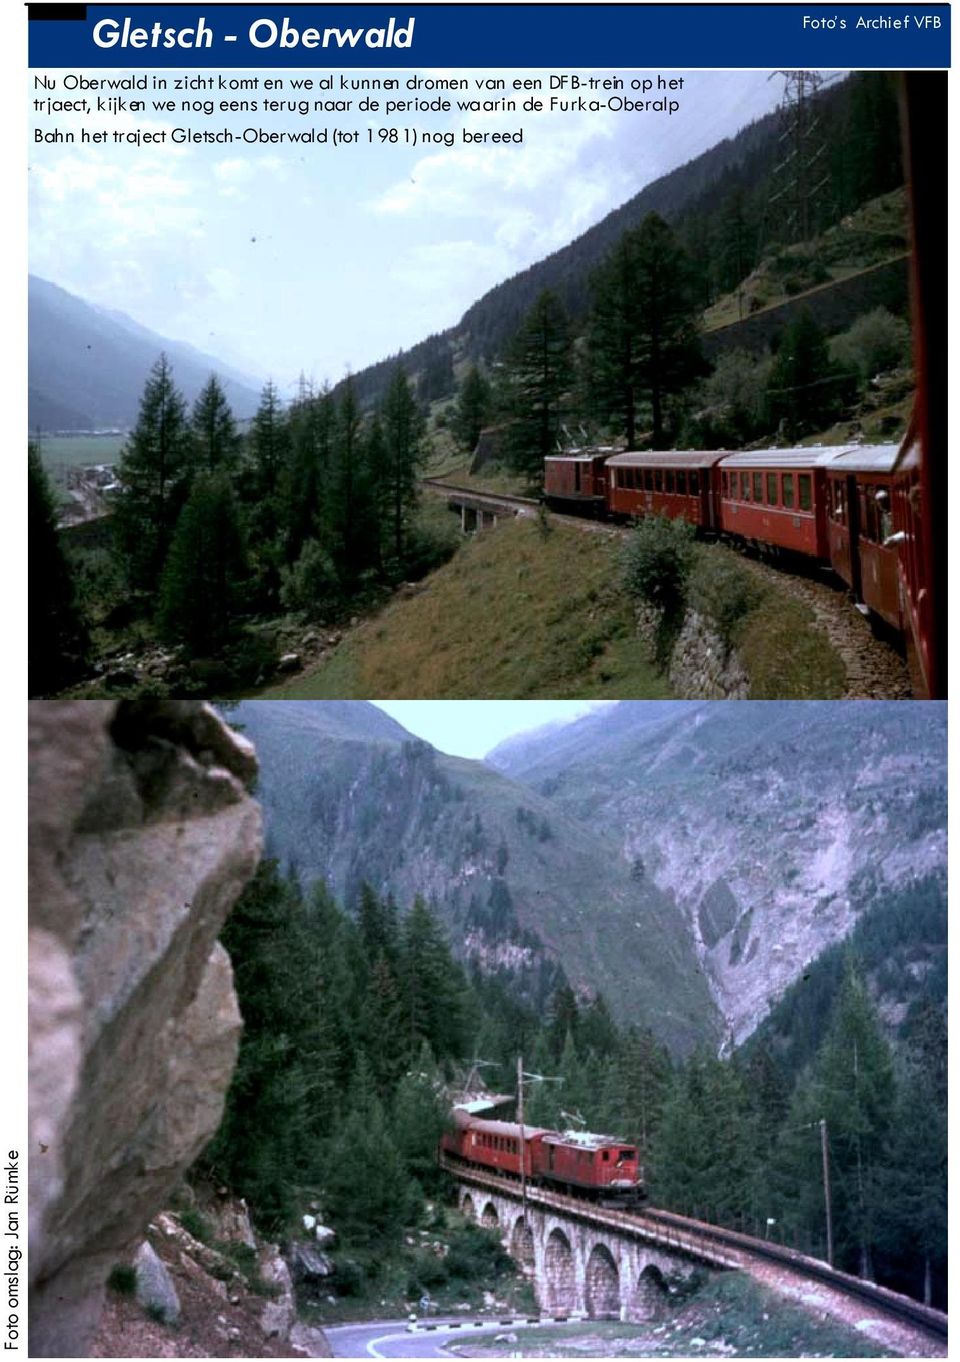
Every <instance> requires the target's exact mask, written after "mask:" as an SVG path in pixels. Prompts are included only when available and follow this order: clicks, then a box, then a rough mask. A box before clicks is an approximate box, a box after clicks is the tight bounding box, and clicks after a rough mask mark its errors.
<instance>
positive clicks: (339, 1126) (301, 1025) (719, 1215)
mask: <svg viewBox="0 0 960 1362" xmlns="http://www.w3.org/2000/svg"><path fill="white" fill-rule="evenodd" d="M918 893H919V899H918V904H919V907H920V909H921V910H922V911H924V912H926V913H927V914H928V916H929V918H930V923H931V932H932V933H933V934H934V935H936V933H937V932H940V933H941V934H942V931H943V929H944V927H945V907H944V902H943V896H942V887H939V888H938V886H935V885H932V884H931V885H927V886H924V887H923V888H922V889H921V890H920V891H918ZM908 897H909V896H907V895H904V896H903V899H902V902H901V908H900V914H901V921H902V915H903V914H906V913H907V912H908V911H909V905H908V901H907V900H908ZM874 930H875V932H876V937H877V939H880V938H883V939H889V937H890V933H891V931H892V930H893V928H892V926H891V922H890V921H889V919H886V920H885V921H883V922H882V923H881V926H880V927H878V928H876V929H874ZM864 932H866V933H867V935H868V936H870V935H871V934H872V933H871V932H867V928H866V927H865V928H864ZM223 940H224V942H225V944H226V946H227V948H228V949H229V951H230V953H231V957H232V959H233V963H234V969H235V972H236V981H237V991H238V995H239V998H240V1004H241V1009H242V1011H243V1014H244V1019H245V1030H244V1035H243V1040H242V1044H241V1053H240V1060H239V1064H238V1067H237V1072H236V1075H235V1077H234V1081H233V1084H232V1087H231V1090H230V1093H229V1096H228V1104H227V1111H226V1115H225V1117H224V1121H223V1124H222V1126H221V1129H220V1131H219V1133H218V1135H217V1136H216V1138H215V1140H214V1142H213V1144H212V1145H211V1146H210V1148H209V1149H208V1150H207V1152H206V1154H205V1155H204V1160H203V1162H204V1165H205V1168H206V1170H207V1171H208V1172H209V1173H211V1174H212V1175H213V1176H214V1177H216V1178H217V1179H218V1180H222V1181H224V1182H226V1183H228V1184H229V1185H230V1186H232V1187H233V1188H234V1189H235V1190H236V1191H237V1192H238V1193H240V1194H242V1195H243V1196H245V1197H247V1199H248V1200H249V1202H250V1205H251V1207H252V1210H253V1213H254V1215H255V1217H256V1219H257V1220H258V1221H259V1223H260V1224H261V1225H263V1226H264V1227H265V1228H268V1229H269V1230H270V1231H271V1232H274V1233H277V1232H282V1231H283V1230H284V1229H290V1228H291V1227H292V1226H293V1224H294V1223H295V1221H296V1218H297V1216H298V1214H299V1213H300V1212H301V1211H302V1209H303V1208H304V1206H305V1204H306V1203H307V1202H308V1201H309V1200H310V1199H311V1198H314V1199H318V1200H319V1203H320V1205H321V1206H322V1210H323V1214H324V1216H325V1217H326V1218H327V1219H328V1220H329V1221H330V1222H332V1224H333V1225H334V1227H335V1228H336V1229H337V1231H338V1233H339V1234H340V1236H341V1242H342V1249H343V1251H344V1252H345V1253H347V1254H348V1255H351V1261H352V1262H353V1263H354V1267H355V1268H356V1264H357V1262H358V1261H359V1262H360V1263H362V1264H364V1267H363V1271H364V1272H365V1273H366V1274H367V1275H371V1274H372V1275H374V1276H375V1274H376V1271H377V1266H376V1264H377V1261H378V1259H382V1260H384V1261H386V1259H388V1258H389V1257H390V1255H391V1252H392V1251H393V1250H396V1249H399V1247H400V1245H401V1241H402V1238H403V1235H404V1232H405V1230H407V1229H408V1228H409V1227H416V1226H417V1225H418V1224H422V1223H423V1217H424V1216H425V1215H426V1214H427V1210H426V1206H427V1201H428V1199H429V1200H430V1201H431V1202H432V1201H433V1199H435V1198H436V1197H437V1196H439V1195H441V1194H442V1186H443V1184H442V1176H441V1174H440V1173H439V1172H438V1170H437V1168H436V1165H435V1161H434V1157H433V1154H434V1149H435V1146H436V1142H437V1139H438V1137H439V1134H440V1131H441V1129H442V1126H443V1121H444V1115H445V1111H446V1109H447V1108H448V1106H449V1104H450V1101H451V1097H452V1095H453V1094H454V1093H455V1091H456V1089H457V1082H458V1081H459V1082H462V1080H463V1074H464V1071H465V1066H466V1065H468V1064H469V1061H471V1060H475V1059H482V1060H483V1061H484V1062H485V1064H488V1065H493V1066H499V1068H497V1067H493V1068H490V1069H487V1070H485V1076H486V1078H487V1081H488V1082H489V1083H490V1086H491V1087H493V1088H498V1087H499V1088H501V1089H503V1088H506V1090H508V1091H509V1090H510V1088H511V1087H512V1081H513V1080H512V1075H513V1071H514V1065H515V1057H516V1055H517V1053H518V1052H522V1053H523V1055H524V1057H525V1061H526V1065H527V1068H528V1070H529V1071H530V1072H532V1073H535V1074H539V1075H543V1076H544V1077H546V1078H550V1079H553V1080H554V1081H552V1082H532V1083H531V1085H530V1091H529V1094H528V1103H527V1118H528V1120H529V1121H530V1122H531V1123H536V1124H541V1125H545V1126H550V1127H554V1128H561V1129H562V1128H565V1127H567V1126H569V1125H570V1124H571V1123H579V1122H581V1121H583V1122H584V1123H585V1124H586V1125H587V1126H588V1127H589V1128H594V1129H602V1130H605V1131H610V1132H616V1133H618V1134H619V1135H620V1136H621V1137H623V1138H629V1139H631V1140H634V1141H636V1143H637V1144H638V1145H639V1147H640V1150H641V1157H642V1160H643V1163H644V1166H645V1170H646V1175H647V1178H648V1182H649V1185H650V1190H651V1194H652V1197H653V1200H654V1201H655V1202H656V1203H657V1204H659V1205H662V1206H666V1207H670V1208H672V1209H675V1210H678V1211H681V1212H683V1213H689V1214H694V1215H697V1216H701V1217H704V1218H706V1219H710V1220H712V1221H715V1222H717V1223H720V1224H726V1225H732V1226H735V1227H737V1228H743V1229H745V1230H747V1231H749V1232H751V1233H764V1232H766V1233H771V1234H773V1235H774V1236H775V1237H776V1238H778V1239H783V1240H785V1241H786V1242H788V1243H791V1244H794V1245H797V1246H799V1247H800V1248H802V1249H805V1250H807V1251H811V1252H814V1253H816V1254H818V1255H821V1256H822V1255H823V1254H824V1213H823V1190H822V1183H821V1176H820V1167H821V1165H820V1159H821V1144H820V1122H821V1121H826V1124H827V1131H828V1137H829V1148H830V1157H831V1170H832V1184H833V1224H834V1245H835V1249H834V1256H835V1261H836V1263H837V1265H838V1266H841V1267H844V1268H846V1269H847V1270H850V1271H854V1272H861V1273H864V1274H867V1275H877V1276H878V1277H879V1278H880V1279H881V1280H885V1281H887V1282H888V1283H890V1284H893V1285H896V1286H898V1287H900V1288H901V1289H904V1288H906V1289H909V1290H912V1291H913V1292H914V1293H916V1294H923V1293H924V1291H925V1290H926V1292H927V1294H928V1295H930V1296H935V1297H936V1298H937V1299H940V1298H942V1292H943V1289H944V1272H945V1265H946V1247H945V1232H946V1214H945V1203H944V1195H945V1166H946V1077H945V1062H944V1056H945V1053H946V1044H945V1000H944V997H943V995H942V993H937V992H936V991H935V990H934V989H933V988H932V987H925V989H924V990H923V991H922V993H918V994H917V996H916V997H915V999H914V1002H915V1005H914V1006H913V1007H912V1008H911V1010H910V1012H909V1024H908V1025H905V1026H903V1027H901V1029H900V1032H899V1034H898V1036H897V1037H896V1039H895V1041H894V1042H893V1043H892V1042H891V1038H890V1036H889V1034H888V1029H885V1028H884V1027H883V1026H882V1025H881V1023H880V1020H879V1017H878V1013H877V1010H876V1007H875V1005H874V1003H873V1002H872V1001H871V993H870V990H869V989H868V987H867V984H866V982H865V980H866V977H867V975H866V974H865V973H864V969H863V961H862V960H857V958H856V956H855V954H854V952H853V949H850V950H848V951H847V953H846V955H845V957H844V960H843V967H842V973H841V975H840V977H839V978H836V977H834V976H832V975H830V976H829V977H828V976H825V981H824V982H823V983H822V984H821V985H820V986H818V987H815V988H814V989H813V990H812V991H811V993H810V994H808V995H806V998H807V1003H806V1006H807V1008H808V1009H810V1016H815V1017H816V1018H817V1019H818V1027H817V1034H816V1036H815V1037H812V1038H811V1039H810V1041H809V1043H808V1046H807V1048H806V1049H804V1048H800V1049H797V1050H794V1051H792V1052H783V1053H780V1054H778V1053H777V1051H776V1049H775V1048H774V1047H773V1046H771V1044H769V1043H767V1042H766V1041H765V1040H764V1039H763V1038H759V1039H758V1040H757V1041H756V1042H755V1043H754V1044H753V1045H752V1046H750V1047H748V1049H747V1050H745V1051H744V1052H743V1053H741V1054H735V1055H733V1056H732V1058H729V1059H722V1058H717V1057H716V1056H715V1055H714V1054H711V1053H709V1052H707V1051H698V1052H696V1053H695V1054H693V1055H692V1056H690V1057H689V1058H688V1059H687V1060H685V1061H682V1062H676V1061H673V1060H672V1059H671V1057H670V1055H669V1054H668V1052H667V1051H666V1050H665V1049H664V1048H663V1047H662V1046H661V1045H660V1044H659V1043H658V1042H657V1041H656V1040H655V1039H654V1038H653V1036H652V1034H650V1033H649V1032H646V1031H642V1030H637V1029H634V1028H628V1029H626V1030H621V1029H620V1028H618V1027H617V1026H616V1024H615V1023H614V1021H613V1020H612V1018H611V1016H610V1013H609V1011H608V1009H607V1006H606V1004H605V1002H604V1000H603V998H602V996H595V997H594V998H593V999H592V1000H584V999H583V998H578V997H577V995H575V994H574V992H573V991H572V989H570V987H569V986H568V985H566V984H565V983H561V985H560V986H559V987H558V988H557V990H556V991H555V993H554V995H553V997H552V999H551V1000H550V1002H549V1004H548V1006H547V1007H546V1009H543V1010H538V1011H534V1010H533V1009H531V1008H530V1007H529V1006H528V1005H526V1004H524V1003H522V1002H520V1001H518V999H517V998H516V997H515V996H512V995H511V994H510V992H509V991H508V990H506V989H505V988H504V986H503V984H502V983H501V982H499V981H498V980H496V979H495V978H484V977H482V976H481V975H479V974H474V975H473V977H471V978H467V977H466V976H465V975H464V972H463V970H462V968H461V967H460V966H458V965H457V964H456V963H455V962H454V961H453V959H452V956H451V954H450V951H449V948H448V946H447V944H446V942H445V941H444V938H443V934H442V932H441V931H440V929H439V927H438V924H437V921H436V919H435V918H434V916H433V914H432V913H431V911H430V910H429V909H428V907H427V906H426V904H424V903H423V901H422V900H416V901H415V902H414V903H413V904H412V905H411V906H410V907H409V908H408V909H407V910H406V911H401V909H400V908H399V907H398V905H396V904H395V903H394V902H393V901H392V900H391V899H389V898H381V897H379V896H378V895H376V894H375V893H374V892H373V891H372V890H371V889H370V887H369V886H368V885H364V886H363V887H362V888H361V890H360V893H359V896H358V899H357V903H356V909H355V912H354V913H353V914H347V913H345V912H344V911H343V910H342V909H341V908H340V907H339V906H338V905H337V904H336V902H335V901H334V900H333V898H332V897H331V895H330V894H329V893H328V891H327V890H326V889H325V888H323V886H317V887H315V888H314V889H313V890H312V891H311V892H310V893H309V894H304V893H303V891H302V890H301V889H300V887H299V885H298V884H297V882H296V880H294V879H292V878H288V879H283V878H281V877H280V876H279V874H278V872H277V868H276V865H275V864H274V863H272V862H265V863H264V864H263V865H262V866H261V868H260V870H259V871H258V874H257V876H256V878H255V880H254V881H253V883H252V884H251V886H250V887H249V888H248V890H247V891H246V893H245V894H244V896H243V898H242V899H241V902H240V904H239V905H238V907H237V908H236V909H235V911H234V913H233V915H232V917H231V919H230V921H229V923H228V925H227V927H226V929H225V931H224V935H223ZM798 987H799V986H798ZM790 1006H791V1007H793V1008H794V1009H801V1010H802V1004H801V1003H800V1002H799V1001H798V1000H797V999H796V998H795V999H794V1000H793V1001H792V1002H791V1003H790ZM800 1029H801V1028H799V1027H798V1030H800ZM781 1049H782V1047H781ZM374 1247H375V1249H376V1252H375V1253H372V1252H370V1250H372V1249H373V1248H374ZM474 1252H475V1253H481V1254H482V1253H483V1252H485V1250H483V1249H482V1248H480V1247H478V1246H475V1247H474ZM454 1266H455V1264H453V1265H452V1264H450V1263H449V1261H448V1262H447V1264H446V1267H445V1269H444V1270H445V1271H446V1272H448V1273H452V1272H453V1270H454ZM352 1270H353V1269H351V1271H352ZM349 1289H351V1290H353V1289H354V1287H350V1288H349Z"/></svg>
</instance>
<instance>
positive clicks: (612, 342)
mask: <svg viewBox="0 0 960 1362" xmlns="http://www.w3.org/2000/svg"><path fill="white" fill-rule="evenodd" d="M591 287H592V291H593V309H592V312H591V315H590V321H589V326H588V333H587V334H588V344H587V353H588V374H589V383H590V388H591V393H592V399H593V404H594V408H595V410H596V412H597V414H598V416H599V417H600V419H601V420H603V421H604V422H613V423H614V424H615V425H616V426H617V427H618V428H619V429H620V430H621V431H622V432H623V435H624V437H625V438H626V441H627V446H628V448H631V449H632V448H633V447H634V445H635V443H636V438H637V428H638V417H639V413H640V409H641V404H649V408H650V420H651V432H652V440H653V447H654V448H655V449H661V448H663V444H664V439H665V435H664V431H665V425H666V402H667V399H668V398H669V397H670V396H671V395H673V394H675V393H678V392H679V391H680V390H681V389H682V388H684V387H686V386H687V384H688V383H690V382H691V381H692V380H693V379H694V378H696V377H697V375H698V374H699V373H701V372H702V371H703V362H702V358H701V355H700V345H699V341H698V339H697V335H696V330H695V326H694V318H695V315H696V303H695V301H694V298H693V293H692V288H691V278H690V272H689V266H688V262H687V259H686V256H685V255H684V253H683V251H682V250H681V248H680V247H679V246H678V245H677V242H676V240H675V238H674V235H673V232H672V231H671V230H670V228H669V227H668V226H667V224H666V223H665V222H664V221H663V219H662V218H660V217H658V216H657V214H656V213H650V214H649V215H648V216H647V217H646V218H645V219H644V221H643V222H642V223H641V225H640V226H639V227H638V228H637V229H636V230H635V231H631V232H625V233H624V235H623V236H622V237H621V239H620V241H619V243H618V244H617V246H616V247H615V248H614V250H613V251H612V252H611V254H610V256H609V257H608V259H607V260H606V261H605V262H604V264H603V265H601V266H600V268H599V269H598V270H597V271H596V273H595V274H594V276H593V279H592V281H591Z"/></svg>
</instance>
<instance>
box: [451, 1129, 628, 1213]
mask: <svg viewBox="0 0 960 1362" xmlns="http://www.w3.org/2000/svg"><path fill="white" fill-rule="evenodd" d="M440 1148H441V1150H442V1151H443V1152H444V1153H445V1154H447V1155H449V1156H451V1157H452V1158H455V1159H460V1160H462V1162H464V1163H469V1164H473V1165H475V1166H476V1167H478V1168H486V1169H489V1170H492V1171H493V1172H495V1173H499V1174H501V1175H502V1176H504V1177H512V1178H519V1177H520V1175H521V1168H522V1172H523V1175H524V1177H525V1178H526V1180H527V1181H528V1182H534V1183H539V1184H542V1185H544V1186H547V1187H550V1186H552V1187H554V1188H555V1189H556V1190H558V1191H565V1192H573V1193H576V1194H577V1195H579V1196H586V1197H591V1198H594V1199H602V1200H604V1201H616V1202H635V1201H640V1200H642V1199H643V1198H644V1197H645V1195H646V1191H645V1189H644V1181H643V1169H642V1168H641V1167H640V1157H639V1154H638V1151H637V1149H636V1146H635V1145H631V1144H626V1143H624V1142H623V1141H621V1140H615V1139H613V1137H612V1136H610V1135H590V1134H588V1133H587V1132H586V1131H567V1132H566V1133H565V1134H561V1133H560V1132H559V1131H556V1130H543V1129H541V1128H540V1127H539V1126H523V1127H521V1126H519V1125H517V1124H516V1123H515V1122H513V1121H490V1120H486V1119H485V1118H483V1117H481V1116H474V1115H472V1114H471V1113H470V1112H469V1111H467V1110H465V1109H464V1108H462V1107H455V1108H454V1111H453V1115H452V1129H449V1130H447V1131H445V1132H444V1134H443V1136H442V1137H441V1140H440Z"/></svg>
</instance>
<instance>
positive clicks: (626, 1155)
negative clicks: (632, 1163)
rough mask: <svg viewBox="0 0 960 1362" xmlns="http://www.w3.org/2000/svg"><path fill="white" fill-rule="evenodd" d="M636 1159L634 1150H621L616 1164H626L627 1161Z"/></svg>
mask: <svg viewBox="0 0 960 1362" xmlns="http://www.w3.org/2000/svg"><path fill="white" fill-rule="evenodd" d="M636 1157H637V1155H636V1151H635V1150H633V1149H621V1150H620V1157H619V1159H618V1160H617V1162H618V1163H627V1162H628V1161H629V1160H631V1159H635V1158H636Z"/></svg>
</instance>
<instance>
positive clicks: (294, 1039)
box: [203, 860, 349, 1230]
mask: <svg viewBox="0 0 960 1362" xmlns="http://www.w3.org/2000/svg"><path fill="white" fill-rule="evenodd" d="M331 911H332V912H333V913H334V915H336V910H335V909H333V908H332V905H331V903H330V902H329V900H328V899H325V898H324V897H323V895H322V894H320V893H319V892H315V894H314V898H313V900H312V901H311V902H310V903H309V904H308V903H305V902H304V900H303V897H302V895H301V893H300V890H299V887H298V886H297V884H296V883H295V882H294V881H292V880H284V879H282V878H281V877H280V875H279V873H278V871H277V866H276V862H274V861H269V860H268V861H263V862H261V864H260V866H259V867H258V869H257V872H256V874H255V875H254V878H253V879H252V880H251V882H250V884H249V885H248V886H247V888H246V889H245V890H244V893H243V894H242V895H241V897H240V899H239V901H238V902H237V904H236V906H235V907H234V909H233V912H232V913H231V915H230V918H229V920H228V922H227V924H226V927H225V928H224V931H223V937H222V940H223V944H224V946H225V947H226V949H227V951H228V952H229V954H230V957H231V961H232V964H233V972H234V985H235V988H236V992H237V997H238V1000H239V1003H240V1010H241V1012H242V1015H243V1019H244V1030H243V1035H242V1038H241V1043H240V1055H239V1059H238V1062H237V1068H236V1071H235V1073H234V1077H233V1081H232V1083H231V1086H230V1090H229V1092H228V1094H227V1105H226V1111H225V1113H224V1119H223V1122H222V1124H221V1126H220V1129H219V1130H218V1132H217V1135H216V1137H215V1138H214V1141H213V1142H212V1144H211V1145H210V1146H209V1148H208V1149H207V1151H206V1153H205V1154H204V1158H203V1164H204V1166H205V1167H206V1168H208V1169H209V1170H211V1172H212V1174H213V1176H215V1177H217V1178H218V1179H222V1180H223V1181H225V1182H227V1183H228V1184H229V1185H230V1186H231V1187H232V1188H233V1189H234V1190H235V1191H237V1192H238V1193H239V1194H240V1195H242V1196H245V1197H247V1198H248V1200H249V1202H250V1205H251V1208H252V1210H253V1214H254V1216H255V1218H256V1220H257V1222H258V1223H259V1224H261V1225H263V1226H264V1227H265V1228H269V1229H271V1230H276V1229H279V1228H280V1227H281V1226H283V1225H284V1224H285V1223H287V1222H289V1220H290V1218H291V1216H292V1213H293V1211H294V1210H295V1209H296V1189H297V1188H298V1187H299V1186H300V1185H302V1184H304V1183H306V1182H310V1181H312V1180H313V1179H315V1178H316V1177H317V1176H318V1175H319V1173H320V1171H321V1169H322V1166H323V1161H322V1149H321V1142H322V1141H323V1139H324V1138H325V1137H326V1136H327V1134H328V1132H329V1130H330V1126H331V1121H332V1117H333V1114H334V1110H335V1106H336V1093H337V1086H338V1077H337V1075H338V1067H339V1065H340V1062H341V1052H340V1049H339V1044H338V1039H337V1034H336V1026H337V1021H338V1018H339V1017H340V1015H341V1012H340V1007H341V1000H340V999H339V998H338V997H337V996H336V994H335V993H334V992H333V990H332V989H330V988H329V987H328V984H327V980H328V979H329V978H331V977H332V976H333V975H335V974H336V973H337V972H338V968H339V967H338V966H337V964H336V963H335V962H336V958H337V955H338V933H337V931H336V930H335V928H334V929H333V930H327V931H326V932H325V933H323V934H321V931H320V930H318V928H320V927H322V926H325V927H327V928H332V927H333V923H334V920H335V919H331V917H330V913H331ZM324 919H326V920H324ZM348 1053H349V1051H348Z"/></svg>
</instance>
